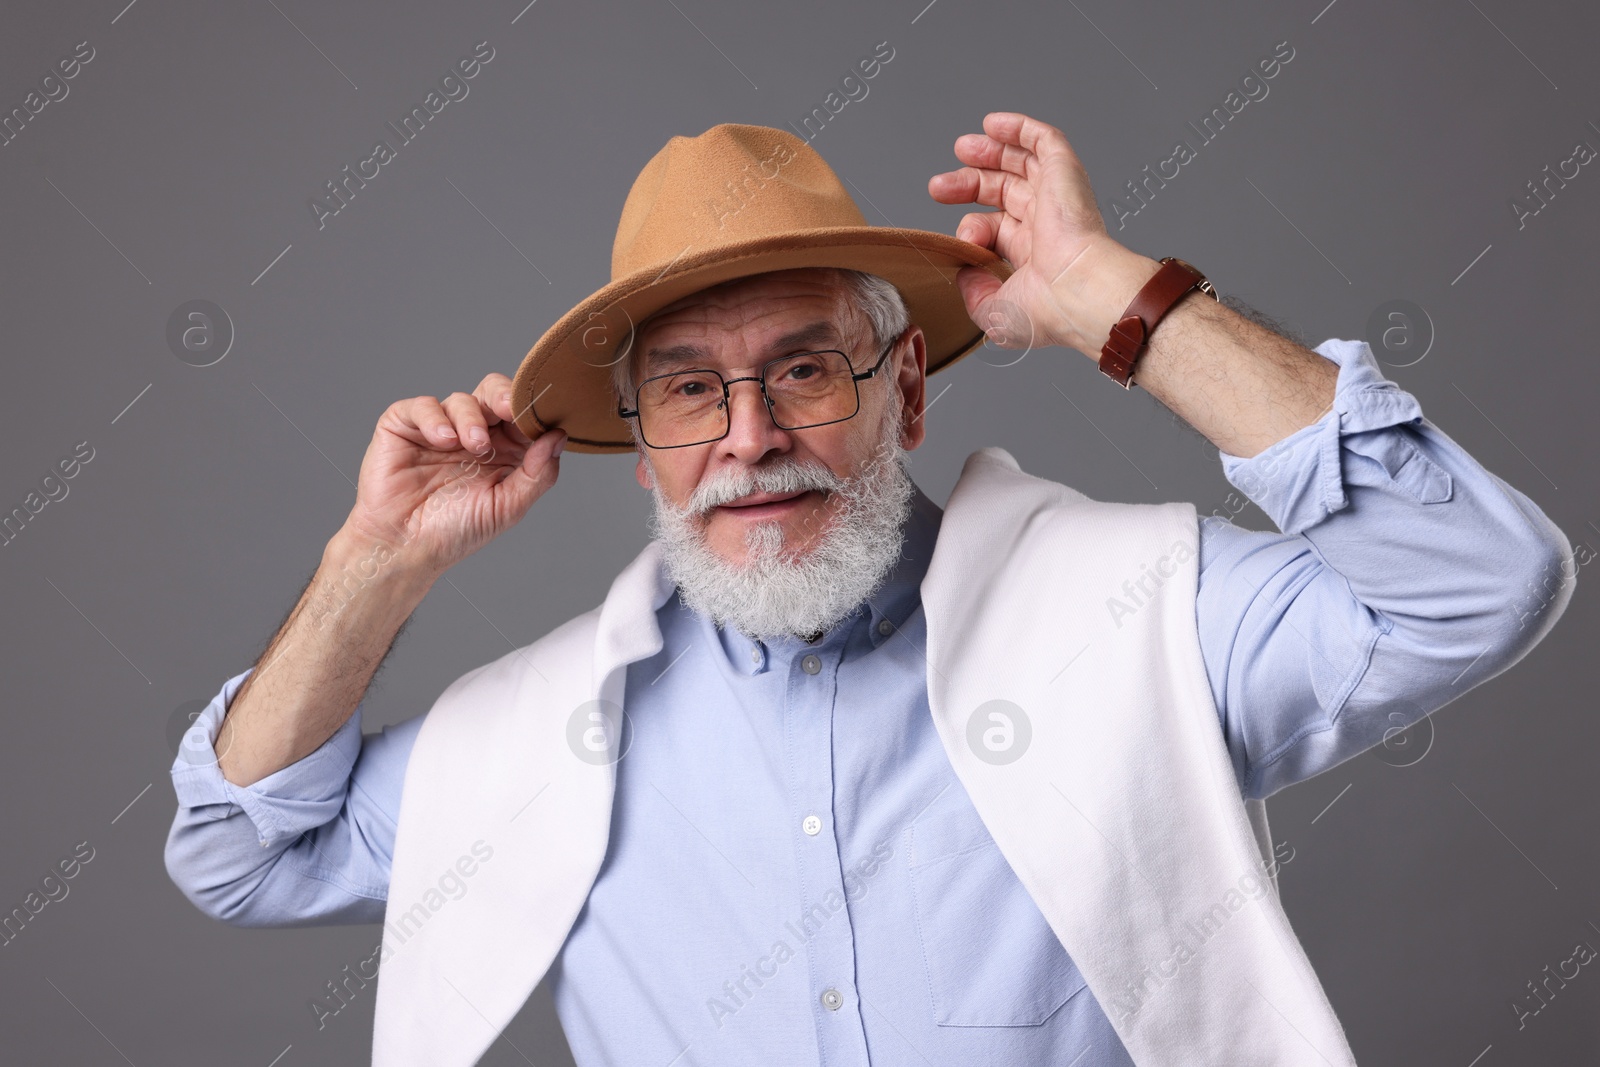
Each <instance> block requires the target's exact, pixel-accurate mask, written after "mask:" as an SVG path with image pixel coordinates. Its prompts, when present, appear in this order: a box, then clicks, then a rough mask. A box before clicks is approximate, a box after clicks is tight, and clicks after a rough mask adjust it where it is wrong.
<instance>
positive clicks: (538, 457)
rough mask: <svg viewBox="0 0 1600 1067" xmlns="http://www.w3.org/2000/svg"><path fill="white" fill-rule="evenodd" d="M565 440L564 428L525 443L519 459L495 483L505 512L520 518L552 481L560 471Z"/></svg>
mask: <svg viewBox="0 0 1600 1067" xmlns="http://www.w3.org/2000/svg"><path fill="white" fill-rule="evenodd" d="M566 443H567V431H565V430H550V431H548V432H546V433H543V434H540V435H539V437H538V438H536V439H535V440H534V442H533V444H531V445H529V446H528V451H527V452H525V453H523V456H522V462H521V463H520V464H518V465H517V466H516V468H515V469H513V470H512V472H511V473H510V474H508V475H506V477H505V478H504V479H502V480H501V482H500V484H499V485H497V486H495V496H496V497H498V498H499V499H500V500H501V501H502V502H503V509H504V511H505V513H507V514H509V515H512V516H515V517H516V519H521V517H522V515H523V514H524V513H525V512H526V511H527V510H528V508H530V507H531V506H532V505H533V502H534V501H535V500H537V499H538V498H539V497H540V496H541V495H543V493H544V491H545V490H546V489H549V488H550V487H551V486H552V485H554V484H555V482H556V479H557V478H558V477H559V476H560V474H561V458H560V457H561V449H562V448H563V447H565V446H566Z"/></svg>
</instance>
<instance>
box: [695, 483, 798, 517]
mask: <svg viewBox="0 0 1600 1067" xmlns="http://www.w3.org/2000/svg"><path fill="white" fill-rule="evenodd" d="M813 492H815V490H811V489H807V490H805V491H804V492H800V493H796V494H794V495H793V496H787V497H786V496H781V495H779V494H777V493H753V494H751V496H749V497H746V498H745V499H747V500H754V501H755V503H750V504H747V503H743V502H742V501H741V502H740V503H736V504H723V505H720V506H719V507H718V508H717V510H718V511H723V512H732V513H736V514H739V515H742V516H745V517H747V518H752V519H754V518H759V517H762V516H769V515H781V514H782V513H784V512H785V511H788V510H789V509H791V508H794V507H797V506H799V504H800V503H801V502H802V501H804V500H805V499H806V498H807V497H809V496H811V494H812V493H813Z"/></svg>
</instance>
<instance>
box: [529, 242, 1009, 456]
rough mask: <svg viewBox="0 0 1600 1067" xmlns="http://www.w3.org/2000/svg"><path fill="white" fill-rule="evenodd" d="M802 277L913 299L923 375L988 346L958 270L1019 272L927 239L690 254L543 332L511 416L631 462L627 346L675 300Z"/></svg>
mask: <svg viewBox="0 0 1600 1067" xmlns="http://www.w3.org/2000/svg"><path fill="white" fill-rule="evenodd" d="M796 267H843V268H846V269H850V270H859V271H864V272H866V273H868V274H876V275H878V276H879V277H882V278H884V279H885V280H887V281H889V282H891V283H893V284H894V286H895V288H897V289H898V290H900V294H901V295H902V296H903V297H904V298H905V301H906V309H907V312H908V313H909V315H910V319H911V322H912V323H913V324H914V325H916V326H920V327H921V328H922V332H923V334H924V336H925V338H926V344H927V373H928V374H932V373H934V372H935V371H939V370H942V369H944V368H945V367H948V366H950V365H951V364H952V363H955V362H956V361H957V360H959V359H960V358H961V357H962V356H964V355H966V354H967V353H968V352H971V351H972V350H973V349H975V348H977V347H978V346H979V345H981V344H982V343H983V339H984V332H983V331H982V330H981V329H979V328H978V327H977V326H976V325H975V324H974V323H973V321H972V319H971V318H970V317H969V316H968V315H967V311H966V305H965V304H964V303H963V301H962V299H961V292H960V289H958V288H957V286H956V281H955V277H956V273H957V272H958V271H960V269H961V268H962V267H982V268H984V269H985V270H988V271H989V272H990V273H991V274H993V275H994V276H995V277H996V278H999V279H1000V280H1002V281H1004V280H1005V279H1006V278H1008V277H1010V276H1011V266H1010V264H1008V263H1007V262H1006V261H1005V260H1003V259H1001V258H1000V257H999V256H997V255H995V254H994V253H993V252H992V251H990V250H989V249H987V248H983V247H982V246H980V245H975V244H972V243H971V242H970V241H963V240H960V239H959V238H956V237H950V236H948V235H946V234H942V233H934V232H932V231H930V230H909V229H900V228H896V227H889V226H842V227H834V228H827V229H811V230H804V231H799V232H795V233H786V234H785V233H780V234H770V235H767V236H764V237H760V238H756V239H752V240H749V241H742V242H737V243H733V244H720V245H717V246H716V247H714V248H709V249H706V250H704V251H701V252H698V253H694V252H692V246H691V248H690V249H685V251H684V253H683V254H681V255H680V256H678V258H677V259H675V260H674V261H673V262H672V263H670V264H669V265H668V266H667V267H666V268H665V269H664V270H655V269H650V270H643V271H637V272H635V273H633V274H629V275H626V276H624V277H622V278H618V279H617V280H616V281H613V282H611V283H610V284H609V285H607V286H605V287H604V288H603V289H600V290H598V291H597V292H595V293H594V294H592V295H591V296H589V297H588V298H586V299H585V300H583V301H582V302H581V303H579V304H578V305H577V306H576V307H574V308H573V309H572V310H571V311H569V312H567V313H566V314H565V315H563V316H562V317H561V318H560V319H559V320H558V321H557V322H556V323H555V325H553V326H551V327H550V329H549V330H547V331H545V334H544V336H543V337H540V338H539V340H538V341H537V342H535V343H534V346H533V347H532V348H531V349H530V350H529V351H528V354H527V356H525V357H524V358H523V360H522V363H521V365H520V366H519V367H518V368H517V373H516V375H515V377H514V378H513V379H512V389H511V405H512V410H513V411H514V412H516V413H517V416H516V421H517V425H518V427H519V428H521V429H522V431H523V432H524V433H526V434H527V435H528V436H530V437H537V436H539V435H540V434H542V433H544V432H545V431H547V430H550V429H555V428H560V429H562V430H565V431H566V433H567V444H566V446H565V447H566V449H567V450H569V451H573V452H632V451H633V450H634V443H633V435H632V433H631V431H630V429H629V427H628V422H627V420H626V419H623V418H622V417H620V416H619V415H617V405H616V400H615V399H614V396H613V394H612V391H611V369H612V364H613V363H614V362H615V361H616V360H617V359H618V358H619V352H618V348H619V342H620V341H622V340H623V339H624V338H626V337H627V336H628V334H629V332H630V331H631V330H632V329H633V327H634V326H635V325H636V324H638V323H639V322H641V321H642V320H644V319H646V318H648V317H649V316H650V315H653V314H654V313H655V312H657V311H660V310H661V309H662V308H664V307H666V306H667V305H669V304H672V303H674V302H675V301H678V300H681V299H683V298H684V297H686V296H689V295H690V294H692V293H695V292H698V291H700V290H701V289H705V288H707V287H709V286H713V285H717V284H719V283H721V282H725V281H731V280H732V279H734V278H741V277H745V276H747V275H751V274H762V273H765V272H767V271H775V270H789V269H793V268H796Z"/></svg>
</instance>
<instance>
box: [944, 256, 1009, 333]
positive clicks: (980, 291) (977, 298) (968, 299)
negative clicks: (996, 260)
mask: <svg viewBox="0 0 1600 1067" xmlns="http://www.w3.org/2000/svg"><path fill="white" fill-rule="evenodd" d="M1000 286H1001V281H1000V279H999V278H996V277H995V276H994V275H993V274H990V273H989V272H988V271H986V270H984V269H983V268H981V267H962V268H961V269H960V270H959V271H957V272H956V288H958V289H960V290H961V299H962V301H963V302H964V303H965V304H966V305H967V317H968V318H970V319H971V320H972V322H973V324H974V325H976V326H978V327H979V328H980V329H982V330H984V332H985V334H987V333H988V332H989V326H988V325H986V324H987V323H989V320H990V319H992V318H993V317H994V316H993V315H990V314H989V313H988V311H987V310H986V308H987V305H988V304H989V303H990V301H992V300H994V298H995V294H996V293H998V292H999V291H1000ZM1002 347H1003V346H1002Z"/></svg>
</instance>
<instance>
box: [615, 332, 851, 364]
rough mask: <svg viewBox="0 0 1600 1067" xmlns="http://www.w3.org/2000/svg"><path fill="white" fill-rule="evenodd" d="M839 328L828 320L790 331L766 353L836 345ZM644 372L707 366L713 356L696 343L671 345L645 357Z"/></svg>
mask: <svg viewBox="0 0 1600 1067" xmlns="http://www.w3.org/2000/svg"><path fill="white" fill-rule="evenodd" d="M838 339H839V328H838V327H837V326H835V325H834V324H833V323H831V322H828V321H826V320H818V321H816V322H813V323H810V324H808V325H805V326H802V327H800V328H799V329H797V330H791V331H790V332H789V333H786V334H784V335H783V336H782V337H780V338H778V339H777V340H775V341H773V342H772V343H771V344H769V345H767V353H768V354H769V355H776V354H778V353H781V352H784V351H785V350H788V349H801V348H807V347H810V346H812V345H816V344H820V343H822V342H825V341H833V342H837V341H838ZM644 358H645V373H646V375H650V374H661V373H665V372H666V371H669V370H673V369H682V368H685V367H689V366H692V365H694V364H707V363H709V362H710V361H711V354H710V352H708V351H707V350H706V349H705V347H704V346H702V345H696V344H681V345H671V346H669V347H667V348H652V349H651V350H650V351H649V352H647V353H646V354H645V357H644Z"/></svg>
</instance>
